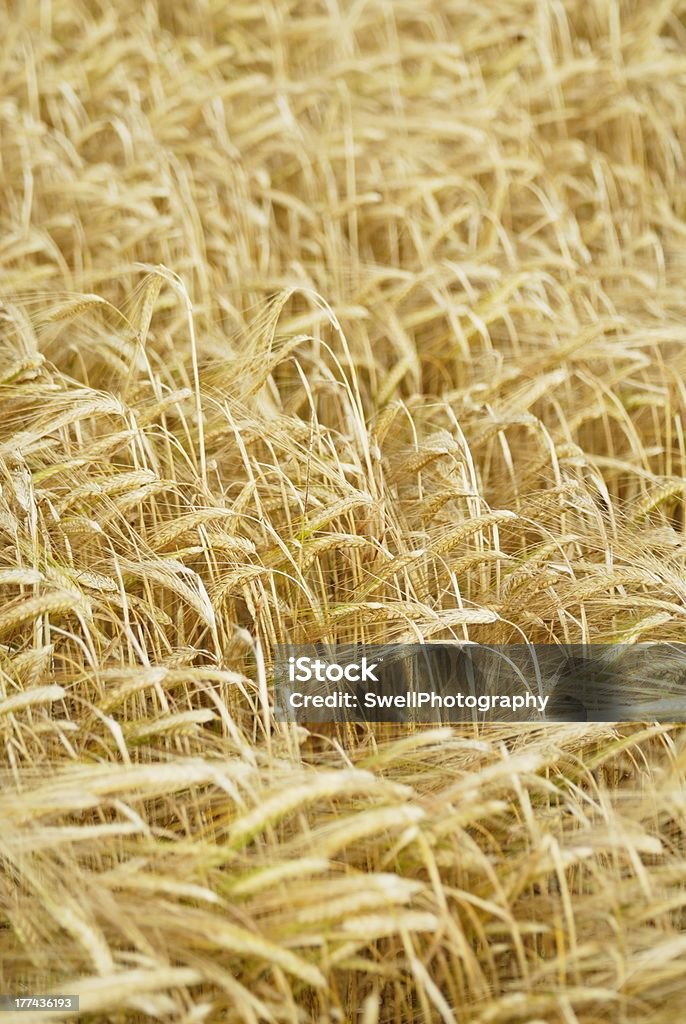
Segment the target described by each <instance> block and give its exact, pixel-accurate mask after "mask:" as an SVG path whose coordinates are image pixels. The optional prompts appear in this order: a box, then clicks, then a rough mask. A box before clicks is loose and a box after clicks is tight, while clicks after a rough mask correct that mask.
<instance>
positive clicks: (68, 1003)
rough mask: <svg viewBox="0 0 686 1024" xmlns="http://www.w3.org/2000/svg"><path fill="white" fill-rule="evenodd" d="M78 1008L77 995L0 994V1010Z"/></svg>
mask: <svg viewBox="0 0 686 1024" xmlns="http://www.w3.org/2000/svg"><path fill="white" fill-rule="evenodd" d="M78 1009H79V997H78V996H62V995H60V996H58V995H51V996H45V995H23V996H7V995H0V1011H2V1010H13V1011H14V1012H15V1013H16V1012H21V1011H23V1010H26V1011H27V1012H31V1013H36V1012H41V1013H48V1012H50V1011H51V1010H61V1011H64V1010H73V1011H75V1012H77V1011H78Z"/></svg>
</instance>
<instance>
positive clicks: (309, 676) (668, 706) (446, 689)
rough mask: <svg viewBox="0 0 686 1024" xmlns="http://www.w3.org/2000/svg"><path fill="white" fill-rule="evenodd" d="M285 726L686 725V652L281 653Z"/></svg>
mask: <svg viewBox="0 0 686 1024" xmlns="http://www.w3.org/2000/svg"><path fill="white" fill-rule="evenodd" d="M274 709H275V715H276V718H277V719H278V720H279V721H282V722H301V723H307V724H317V723H326V722H365V721H366V722H432V723H437V722H441V723H443V722H475V721H476V722H501V723H506V722H686V643H658V644H568V645H556V644H503V645H496V646H488V645H485V644H465V643H437V644H383V645H357V644H332V645H327V644H311V645H292V644H281V645H278V646H277V647H276V649H275V656H274Z"/></svg>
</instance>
